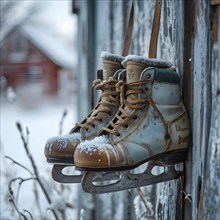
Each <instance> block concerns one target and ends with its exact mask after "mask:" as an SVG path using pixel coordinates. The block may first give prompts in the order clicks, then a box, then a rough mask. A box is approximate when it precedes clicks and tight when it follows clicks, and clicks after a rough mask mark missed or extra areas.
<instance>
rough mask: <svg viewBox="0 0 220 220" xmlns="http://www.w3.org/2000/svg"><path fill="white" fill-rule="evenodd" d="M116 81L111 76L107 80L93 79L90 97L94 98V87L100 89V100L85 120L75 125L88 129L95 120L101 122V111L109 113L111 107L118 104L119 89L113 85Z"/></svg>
mask: <svg viewBox="0 0 220 220" xmlns="http://www.w3.org/2000/svg"><path fill="white" fill-rule="evenodd" d="M117 83H118V80H115V79H113V78H112V77H110V78H109V79H108V80H107V81H102V80H101V79H97V80H94V81H93V86H92V90H91V91H92V92H91V99H93V100H94V92H93V91H94V89H96V90H102V94H101V98H100V101H99V102H98V104H97V107H96V108H94V109H93V112H92V114H91V115H90V116H89V117H87V118H86V122H85V123H83V124H82V123H77V126H79V127H81V128H85V129H86V130H89V128H90V127H95V123H94V122H95V121H100V122H102V120H103V118H104V115H103V114H101V113H106V114H108V115H111V114H112V111H113V107H115V106H118V107H119V106H120V99H119V95H120V91H117V90H116V87H115V86H116V84H117ZM106 114H105V116H106Z"/></svg>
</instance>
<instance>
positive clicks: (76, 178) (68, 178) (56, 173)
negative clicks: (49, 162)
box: [52, 165, 83, 183]
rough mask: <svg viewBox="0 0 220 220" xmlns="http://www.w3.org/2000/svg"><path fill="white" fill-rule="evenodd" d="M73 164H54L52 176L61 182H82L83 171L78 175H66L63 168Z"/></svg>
mask: <svg viewBox="0 0 220 220" xmlns="http://www.w3.org/2000/svg"><path fill="white" fill-rule="evenodd" d="M70 166H71V165H54V166H53V168H52V177H53V179H54V180H55V181H56V182H59V183H81V181H82V176H83V173H82V172H81V174H76V175H65V174H63V173H62V171H63V169H64V168H66V167H70Z"/></svg>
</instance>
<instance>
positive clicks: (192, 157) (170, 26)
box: [79, 0, 220, 220]
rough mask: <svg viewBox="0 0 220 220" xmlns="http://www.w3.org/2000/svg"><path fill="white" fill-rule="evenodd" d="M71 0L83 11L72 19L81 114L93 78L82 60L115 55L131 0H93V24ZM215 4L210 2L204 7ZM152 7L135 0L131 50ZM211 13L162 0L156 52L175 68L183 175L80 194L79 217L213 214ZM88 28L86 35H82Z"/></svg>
mask: <svg viewBox="0 0 220 220" xmlns="http://www.w3.org/2000/svg"><path fill="white" fill-rule="evenodd" d="M79 2H80V5H81V8H80V10H81V12H80V13H81V16H85V17H81V20H80V21H79V32H80V36H81V40H80V41H79V51H80V54H79V59H80V69H79V70H80V71H81V72H80V74H81V75H80V76H79V81H80V86H82V88H81V89H80V90H79V91H80V97H82V95H84V96H83V97H85V99H84V100H81V102H80V103H79V109H80V112H81V113H82V114H84V112H85V110H83V111H81V110H82V109H83V108H84V109H85V108H87V107H88V106H89V104H88V100H89V97H88V94H87V95H85V93H86V92H88V93H89V91H88V88H89V86H90V85H91V84H90V83H91V80H92V78H95V72H92V73H91V72H90V71H89V70H90V68H89V66H88V65H89V63H90V65H93V64H94V66H95V68H93V70H94V69H99V68H101V59H100V53H101V51H102V50H107V51H109V52H112V53H116V54H118V55H120V54H121V51H122V45H123V39H124V32H125V27H126V24H127V20H128V12H129V10H130V6H131V0H126V1H118V0H113V1H110V0H105V1H99V0H96V1H94V2H95V5H93V6H94V7H95V8H94V11H93V13H94V14H92V15H90V16H95V18H94V22H95V26H96V27H95V28H92V27H90V28H88V21H87V19H89V16H88V13H87V12H86V10H88V5H89V4H88V1H79ZM215 3H216V1H211V4H212V5H213V4H215ZM215 7H217V6H215ZM218 7H219V6H218ZM219 11H220V9H219V8H218V9H217V10H215V12H216V13H217V14H218V15H219V13H220V12H219ZM153 12H154V1H143V0H138V1H135V18H134V32H133V36H132V45H131V49H130V53H131V54H137V55H141V56H146V57H147V56H148V49H149V41H150V32H151V25H152V18H153ZM211 13H213V10H212V9H211V5H210V1H208V0H205V1H204V0H197V1H196V0H195V1H191V0H186V1H176V0H166V1H163V4H162V14H161V26H160V34H159V44H158V58H162V59H165V60H169V61H171V62H173V64H174V65H175V66H176V69H177V71H178V72H179V74H180V77H181V79H182V85H183V91H182V92H183V97H184V103H185V104H186V107H187V110H188V113H189V117H190V121H191V128H192V143H191V145H192V146H190V149H189V153H188V161H187V162H186V164H185V177H184V179H183V181H181V180H180V179H178V180H172V181H169V182H165V183H160V184H157V185H153V186H148V187H143V188H142V192H143V196H142V197H143V198H142V199H141V197H140V195H139V194H138V193H137V191H136V190H131V191H130V192H129V191H124V192H118V193H111V194H108V195H98V196H91V195H88V194H83V193H80V198H82V200H86V199H87V198H88V199H89V201H90V202H89V203H88V204H86V202H82V204H81V205H79V207H81V208H83V210H84V212H85V213H84V218H83V219H116V220H117V219H163V220H165V219H187V220H188V219H218V218H217V217H218V216H220V213H219V210H220V209H219V203H218V201H220V200H219V199H220V198H219V194H220V188H219V187H220V186H219V180H220V95H219V94H220V60H219V59H220V41H219V36H220V34H219V30H220V28H219V25H220V22H219V18H220V15H219V16H218V19H217V21H218V22H217V26H216V27H218V31H216V29H214V30H212V32H211V31H210V30H211V20H210V19H211V17H212V16H210V14H211ZM90 25H91V24H90ZM215 25H216V23H215ZM88 30H89V32H91V33H88ZM212 33H218V36H217V37H216V34H214V43H213V47H211V46H212V44H211V40H212V39H211V37H212ZM88 34H89V35H90V36H91V35H92V36H93V37H94V38H93V39H90V41H88ZM89 42H90V44H91V42H93V43H94V45H92V46H93V47H89V46H88V45H87V43H89ZM81 44H83V45H81ZM91 48H93V49H91ZM88 50H90V52H91V50H94V51H92V53H93V54H94V61H93V64H91V62H88V60H87V59H88V55H87V53H88ZM89 74H90V75H89ZM85 100H86V101H85ZM85 102H87V103H85ZM84 116H85V115H84ZM184 183H185V186H184ZM187 194H192V203H191V200H190V199H183V196H185V195H187ZM210 195H211V196H210ZM188 198H191V197H188ZM143 199H144V201H145V203H146V204H147V208H146V206H145V205H144V203H143ZM87 206H88V207H87ZM183 206H184V207H185V209H184V211H183ZM79 209H80V208H79Z"/></svg>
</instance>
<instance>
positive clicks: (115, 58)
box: [101, 51, 124, 62]
mask: <svg viewBox="0 0 220 220" xmlns="http://www.w3.org/2000/svg"><path fill="white" fill-rule="evenodd" d="M101 58H102V59H104V60H112V61H117V62H121V61H122V60H124V57H122V56H118V55H115V54H112V53H109V52H107V51H102V53H101Z"/></svg>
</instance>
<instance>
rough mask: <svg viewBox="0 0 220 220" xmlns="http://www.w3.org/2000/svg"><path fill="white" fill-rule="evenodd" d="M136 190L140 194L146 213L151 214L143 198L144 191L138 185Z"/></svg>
mask: <svg viewBox="0 0 220 220" xmlns="http://www.w3.org/2000/svg"><path fill="white" fill-rule="evenodd" d="M136 190H137V193H138V195H139V196H140V199H141V201H142V202H143V204H144V207H145V209H146V213H148V214H150V215H151V210H150V208H149V207H148V205H147V203H146V200H145V198H144V193H143V192H142V190H141V188H140V187H138V188H136Z"/></svg>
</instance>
